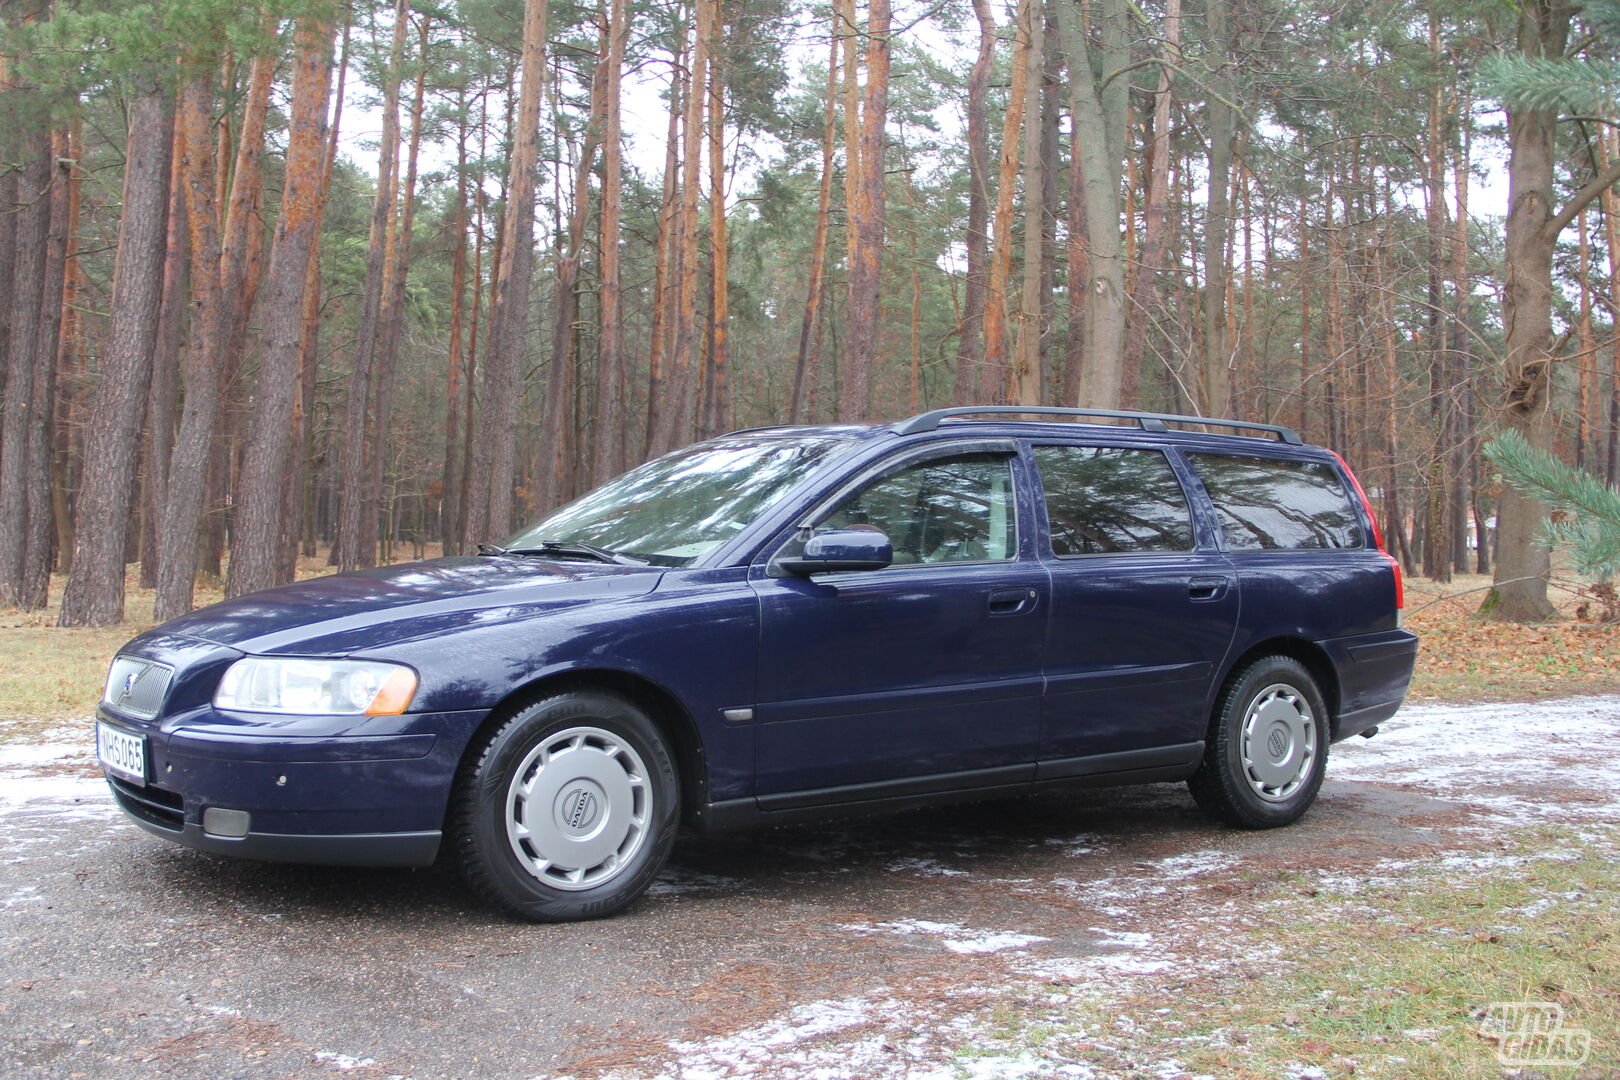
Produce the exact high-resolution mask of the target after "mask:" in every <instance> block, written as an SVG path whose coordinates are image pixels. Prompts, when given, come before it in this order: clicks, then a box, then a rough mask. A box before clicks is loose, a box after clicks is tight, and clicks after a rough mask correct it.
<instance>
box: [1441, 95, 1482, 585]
mask: <svg viewBox="0 0 1620 1080" xmlns="http://www.w3.org/2000/svg"><path fill="white" fill-rule="evenodd" d="M1459 94H1460V100H1459V101H1458V103H1457V106H1456V114H1457V117H1458V121H1459V122H1458V124H1457V127H1458V139H1459V144H1460V145H1459V146H1458V149H1457V159H1456V161H1455V162H1454V164H1453V174H1454V181H1455V189H1456V200H1457V220H1456V221H1455V222H1454V223H1453V228H1454V232H1453V235H1452V240H1451V282H1452V289H1453V292H1454V293H1455V294H1456V302H1457V309H1456V313H1455V316H1454V319H1455V323H1454V326H1453V330H1452V334H1451V340H1452V349H1451V393H1452V394H1453V395H1454V397H1455V401H1454V402H1453V405H1452V409H1451V417H1452V422H1453V431H1452V435H1451V442H1450V444H1449V445H1448V446H1447V450H1446V452H1447V455H1448V456H1449V458H1450V462H1449V464H1448V465H1447V468H1446V471H1447V473H1448V474H1449V476H1450V482H1451V488H1450V490H1449V492H1448V493H1447V498H1448V501H1449V503H1450V511H1449V516H1450V518H1451V535H1452V566H1453V569H1454V570H1455V571H1456V572H1457V573H1459V574H1466V573H1467V572H1468V540H1467V533H1468V505H1469V492H1470V489H1471V488H1472V487H1473V486H1474V484H1473V483H1472V479H1473V478H1472V476H1471V475H1470V463H1471V462H1473V461H1474V460H1475V455H1476V454H1477V453H1478V449H1479V448H1478V446H1477V445H1476V443H1477V442H1478V439H1477V437H1476V435H1475V432H1474V406H1473V396H1474V390H1473V382H1474V380H1473V369H1474V352H1473V339H1472V337H1471V336H1470V334H1469V326H1468V294H1469V292H1470V290H1471V289H1472V288H1473V283H1472V282H1471V280H1470V279H1469V275H1468V247H1469V242H1468V177H1469V173H1470V171H1471V169H1472V167H1473V165H1472V157H1473V153H1472V151H1473V131H1472V127H1471V125H1470V124H1469V122H1468V118H1469V117H1470V115H1471V114H1472V111H1473V106H1472V103H1471V100H1470V97H1469V94H1468V90H1467V88H1466V86H1464V87H1462V88H1460V89H1459ZM1478 542H1479V543H1480V544H1481V545H1482V546H1483V544H1484V538H1483V537H1481V538H1479V541H1478Z"/></svg>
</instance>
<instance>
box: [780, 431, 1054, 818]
mask: <svg viewBox="0 0 1620 1080" xmlns="http://www.w3.org/2000/svg"><path fill="white" fill-rule="evenodd" d="M1028 491H1029V486H1028V478H1027V476H1026V475H1025V473H1024V464H1023V462H1022V460H1021V459H1020V458H1019V456H1018V448H1017V444H1016V443H1014V442H1013V441H1011V440H991V441H986V440H975V441H973V442H970V443H969V442H958V443H945V444H936V445H933V446H930V447H928V448H926V449H923V450H920V451H914V452H909V453H903V454H902V456H899V457H897V458H894V459H891V460H889V461H887V462H885V463H883V464H881V465H878V466H875V467H874V468H872V469H870V470H868V471H867V472H866V473H865V474H864V475H862V476H861V477H859V478H857V479H856V480H855V481H853V482H852V484H850V485H848V486H847V487H846V488H845V489H844V490H843V491H842V492H841V493H839V494H836V495H834V496H833V497H832V498H831V499H829V500H828V501H827V503H826V504H824V505H823V507H822V508H821V509H819V510H817V511H813V512H812V514H811V516H810V519H809V524H811V525H812V526H814V527H817V528H852V527H873V528H878V529H881V530H882V531H883V532H884V533H885V534H887V535H888V537H889V539H890V540H891V542H892V543H893V544H894V550H895V560H894V565H892V566H890V567H888V568H887V569H884V570H874V571H858V572H843V573H824V574H816V575H814V576H812V577H797V576H792V575H788V574H785V573H782V572H780V571H775V570H773V569H772V567H771V559H770V558H766V559H762V560H761V562H760V563H759V564H757V565H756V567H755V569H754V573H753V575H752V582H753V586H754V588H755V590H756V591H757V593H758V595H759V601H760V649H759V658H760V659H759V704H758V706H757V708H756V710H755V714H756V716H755V719H756V725H757V727H756V730H757V743H756V746H757V757H756V760H757V769H756V775H757V791H758V793H759V795H760V797H761V801H762V803H764V802H766V800H769V799H770V798H771V797H772V796H778V795H781V794H782V793H787V792H798V793H807V794H802V795H801V798H800V800H799V801H806V800H808V802H809V803H813V802H816V801H827V802H831V801H842V800H847V799H860V798H877V797H883V796H886V795H893V794H909V793H921V792H924V791H928V790H933V789H935V788H954V787H961V786H992V785H998V784H1003V783H1020V782H1024V781H1027V780H1028V779H1029V778H1030V776H1031V775H1032V773H1033V761H1034V756H1035V745H1036V739H1037V733H1038V727H1039V723H1040V701H1041V685H1042V680H1041V649H1042V642H1043V639H1044V638H1045V633H1046V617H1047V606H1048V598H1049V584H1048V577H1047V571H1046V568H1045V567H1044V566H1043V565H1042V564H1041V562H1040V561H1039V559H1038V558H1036V556H1035V547H1034V544H1033V539H1032V534H1033V532H1034V516H1033V513H1032V510H1031V508H1030V505H1029V500H1028V498H1027V495H1028ZM795 544H797V545H798V546H800V547H802V544H803V540H802V538H792V539H788V540H787V541H786V542H785V543H783V544H779V545H777V549H776V551H774V552H772V553H771V555H772V556H774V555H779V554H782V553H783V552H784V551H785V550H786V549H788V548H791V547H793V546H794V545H795Z"/></svg>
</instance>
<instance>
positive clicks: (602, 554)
mask: <svg viewBox="0 0 1620 1080" xmlns="http://www.w3.org/2000/svg"><path fill="white" fill-rule="evenodd" d="M498 554H501V555H561V556H563V557H564V558H566V557H568V556H570V555H572V556H574V557H576V558H578V557H584V558H587V559H595V560H596V561H597V562H605V563H615V564H617V565H619V566H646V565H647V563H646V562H644V561H643V560H641V559H633V558H631V557H630V556H629V555H623V554H620V553H619V552H617V551H611V550H609V549H608V548H602V547H597V546H595V545H594V544H581V543H579V542H578V541H575V540H542V541H540V543H539V544H538V545H536V546H534V547H521V548H502V549H501V550H500V552H499V553H498Z"/></svg>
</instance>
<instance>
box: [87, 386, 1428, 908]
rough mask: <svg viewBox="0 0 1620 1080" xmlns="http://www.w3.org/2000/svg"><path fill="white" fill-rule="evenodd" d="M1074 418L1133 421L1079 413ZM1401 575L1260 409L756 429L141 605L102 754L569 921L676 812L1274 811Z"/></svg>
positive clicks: (201, 827) (723, 822)
mask: <svg viewBox="0 0 1620 1080" xmlns="http://www.w3.org/2000/svg"><path fill="white" fill-rule="evenodd" d="M1013 414H1016V416H1018V417H1029V416H1031V415H1035V414H1051V416H1050V418H1048V419H1042V420H1039V421H1034V420H1029V419H1015V418H1014V415H1013ZM1101 416H1107V417H1111V418H1114V419H1128V420H1130V421H1132V422H1133V426H1105V425H1100V424H1095V423H1090V424H1087V423H1074V422H1069V421H1072V420H1074V419H1076V418H1079V419H1096V418H1099V417H1101ZM970 417H980V419H970ZM1189 423H1196V424H1201V425H1204V426H1205V427H1206V428H1207V427H1222V428H1229V429H1233V430H1235V431H1238V432H1240V434H1236V435H1213V434H1205V433H1201V432H1194V431H1189V430H1185V427H1186V426H1187V425H1188V424H1189ZM1401 603H1402V600H1401V577H1400V570H1399V567H1398V565H1397V564H1396V563H1395V560H1394V559H1392V558H1391V557H1390V556H1389V555H1387V554H1385V553H1384V551H1383V550H1382V542H1381V540H1380V538H1379V535H1378V529H1377V525H1376V522H1375V520H1374V518H1373V515H1372V513H1371V511H1370V508H1369V507H1368V505H1367V502H1366V499H1365V496H1363V495H1362V494H1361V489H1360V487H1359V485H1358V484H1357V483H1356V480H1355V478H1354V476H1353V475H1352V474H1351V473H1350V472H1349V470H1348V469H1347V468H1346V467H1345V465H1344V463H1343V462H1342V461H1341V460H1339V459H1338V457H1337V456H1336V455H1334V454H1333V453H1331V452H1330V451H1327V450H1323V449H1319V448H1316V447H1311V446H1305V445H1302V444H1301V443H1300V440H1299V438H1298V437H1297V436H1296V435H1295V434H1294V433H1293V432H1292V431H1289V430H1288V429H1286V428H1280V427H1274V426H1265V425H1254V424H1239V423H1236V422H1232V421H1214V422H1211V421H1203V420H1196V419H1195V418H1188V417H1169V416H1159V415H1154V414H1142V413H1107V414H1099V413H1097V412H1087V411H1083V410H1056V409H1041V410H1033V409H1022V408H1005V409H946V410H940V411H936V412H932V413H926V414H923V415H921V416H917V417H913V418H912V419H910V420H906V421H904V422H901V423H898V424H895V425H892V426H870V427H812V428H768V429H762V430H756V431H744V432H737V433H734V434H731V435H727V436H724V437H722V438H718V439H714V440H711V441H709V442H705V443H700V444H698V445H695V446H691V447H687V448H686V449H684V450H680V451H677V452H675V453H673V454H670V455H668V456H666V457H663V458H660V459H658V460H656V461H653V462H650V463H648V464H646V465H643V466H641V467H640V468H638V469H635V470H633V471H631V472H629V473H627V474H625V475H624V476H621V477H620V478H618V479H617V480H615V481H613V482H611V483H609V484H607V485H606V486H604V487H602V488H599V489H597V490H596V491H593V492H591V493H590V494H588V495H586V496H584V497H583V498H581V499H579V500H577V501H575V502H573V503H571V504H570V505H568V506H565V507H563V508H561V509H559V510H557V511H556V512H555V513H553V514H551V515H550V516H549V517H547V518H545V519H544V520H542V521H540V522H539V523H538V524H536V525H535V526H533V527H532V528H530V529H528V530H525V531H524V532H523V533H521V534H519V535H518V536H516V537H515V538H513V539H511V540H509V541H507V543H506V544H505V546H502V547H495V546H486V547H484V548H483V549H481V553H480V554H479V555H476V556H469V557H462V558H445V559H436V560H432V561H428V562H422V563H414V564H409V565H402V566H391V567H385V568H380V569H376V570H370V571H364V572H360V573H354V574H344V575H340V576H336V577H328V578H321V579H318V580H313V581H306V582H303V583H300V584H296V585H290V586H286V587H283V588H278V589H271V590H269V591H266V592H261V593H256V594H254V595H251V596H244V597H240V598H238V599H235V600H231V601H227V602H225V603H222V604H216V605H214V606H213V607H209V608H206V609H203V610H200V611H197V612H194V613H193V614H191V615H187V616H185V617H183V618H180V619H176V620H174V621H173V622H170V623H167V624H165V625H163V626H160V627H158V628H156V629H154V630H152V631H151V632H149V633H146V634H143V635H141V636H140V637H138V638H136V639H134V640H133V641H131V642H130V643H129V644H128V645H127V646H125V648H124V649H123V651H122V652H120V653H119V655H118V656H117V658H116V659H115V660H114V661H113V664H112V667H111V670H110V671H109V673H108V678H107V688H106V693H105V695H104V698H103V700H102V702H101V706H100V709H99V710H98V724H97V749H98V753H99V756H100V760H101V762H102V765H103V768H104V770H105V772H106V774H107V779H108V781H109V783H110V784H111V786H112V791H113V795H114V796H115V798H116V799H117V801H118V803H119V804H120V805H121V806H122V807H123V808H124V810H126V811H127V812H128V813H129V815H130V816H131V817H132V818H133V819H134V820H135V821H136V823H137V824H139V825H140V826H141V827H143V828H145V829H146V830H148V831H150V832H152V833H154V834H156V835H158V836H162V837H165V838H167V839H170V840H174V841H177V842H179V843H182V844H186V845H189V846H191V847H194V848H199V849H201V850H203V851H208V852H214V853H218V854H225V855H238V856H243V857H246V858H254V859H271V860H283V861H296V862H311V863H340V864H366V865H396V866H420V865H427V864H429V863H432V862H434V861H435V859H438V858H444V859H446V860H448V861H451V862H453V863H454V864H456V865H458V866H459V867H460V869H461V871H462V872H463V874H464V876H465V877H466V879H467V881H468V882H469V883H470V884H471V885H472V887H473V888H474V889H475V890H476V891H477V892H479V893H480V894H482V895H483V896H485V897H487V898H489V899H490V900H492V901H494V902H495V903H497V904H499V905H501V906H503V907H505V908H507V909H508V910H510V911H512V912H515V913H517V914H518V915H521V916H524V917H527V918H531V919H541V920H565V919H580V918H589V917H594V916H601V915H606V914H609V913H611V912H614V911H616V910H618V909H620V908H622V907H623V906H624V905H626V904H628V903H629V902H631V901H632V900H633V899H635V898H636V897H637V896H638V895H639V894H640V893H641V892H642V891H643V890H644V889H645V888H646V887H647V885H648V884H649V883H650V882H651V881H652V880H653V878H654V877H655V876H656V875H657V873H658V872H659V869H660V867H661V866H662V864H663V863H664V861H665V859H666V858H667V856H668V854H669V851H670V847H671V845H672V844H673V842H674V839H675V834H676V831H677V829H678V828H679V827H680V826H682V825H686V826H690V827H695V828H699V829H709V830H718V829H730V828H735V827H740V826H757V825H769V824H773V823H778V822H787V821H791V820H800V819H803V818H807V817H824V816H829V815H832V814H837V813H844V812H848V811H851V810H887V809H901V808H906V807H913V806H918V805H922V804H927V803H933V802H939V801H945V800H958V799H964V798H966V799H982V798H989V797H1000V796H1008V795H1018V794H1024V793H1029V792H1033V791H1038V790H1044V789H1047V788H1050V787H1053V786H1057V785H1108V784H1127V783H1141V782H1154V781H1178V780H1185V781H1187V783H1188V785H1189V786H1190V787H1191V789H1192V793H1193V795H1194V796H1195V797H1196V798H1197V801H1198V802H1199V804H1200V805H1202V806H1203V807H1205V808H1206V809H1207V810H1209V811H1210V812H1212V813H1213V814H1215V815H1217V816H1218V817H1220V818H1222V819H1224V820H1226V821H1228V822H1231V823H1232V824H1234V825H1238V826H1244V827H1249V828H1267V827H1271V826H1277V825H1285V824H1288V823H1290V822H1292V821H1294V820H1296V819H1298V818H1299V817H1300V816H1301V815H1302V814H1303V813H1304V812H1305V811H1306V809H1307V808H1308V807H1309V806H1310V804H1311V802H1312V801H1313V800H1314V799H1315V797H1316V794H1317V790H1318V788H1319V787H1320V786H1321V783H1322V776H1323V772H1324V769H1325V767H1326V764H1327V756H1328V747H1329V745H1330V744H1331V743H1333V742H1335V741H1337V740H1340V739H1344V738H1347V737H1349V736H1352V735H1356V734H1370V733H1371V732H1372V731H1373V730H1374V729H1375V727H1376V725H1377V724H1379V723H1380V722H1381V721H1383V720H1385V719H1387V718H1388V717H1389V716H1391V715H1392V714H1393V713H1394V712H1395V710H1396V709H1397V708H1398V707H1399V705H1400V703H1401V700H1402V698H1403V696H1404V695H1405V693H1406V688H1407V683H1408V681H1409V680H1410V678H1411V673H1412V664H1413V660H1414V657H1415V656H1416V650H1417V640H1416V638H1415V637H1414V636H1413V635H1412V634H1410V633H1408V632H1406V631H1405V630H1403V629H1402V628H1401V625H1400V622H1401V620H1400V608H1401Z"/></svg>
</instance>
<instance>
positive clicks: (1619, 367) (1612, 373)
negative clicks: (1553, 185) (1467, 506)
mask: <svg viewBox="0 0 1620 1080" xmlns="http://www.w3.org/2000/svg"><path fill="white" fill-rule="evenodd" d="M1617 147H1620V138H1616V135H1615V132H1613V131H1612V130H1608V131H1604V132H1603V133H1602V134H1601V135H1599V137H1598V153H1599V155H1600V156H1599V161H1601V162H1602V164H1601V166H1600V167H1601V168H1603V169H1605V170H1606V169H1608V168H1609V166H1610V165H1611V164H1612V163H1613V162H1614V159H1615V157H1616V148H1617ZM1459 180H1460V178H1459ZM1602 206H1603V240H1604V245H1605V246H1606V247H1607V249H1608V255H1609V312H1610V316H1609V318H1610V334H1611V338H1612V340H1611V341H1610V343H1609V348H1610V356H1609V452H1608V462H1607V465H1606V467H1605V469H1604V478H1605V479H1606V480H1607V481H1608V484H1609V486H1610V487H1614V486H1615V485H1616V483H1620V219H1617V216H1620V196H1617V195H1616V194H1615V193H1614V190H1613V189H1612V188H1606V189H1604V192H1603V196H1602ZM1482 548H1483V545H1482Z"/></svg>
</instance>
